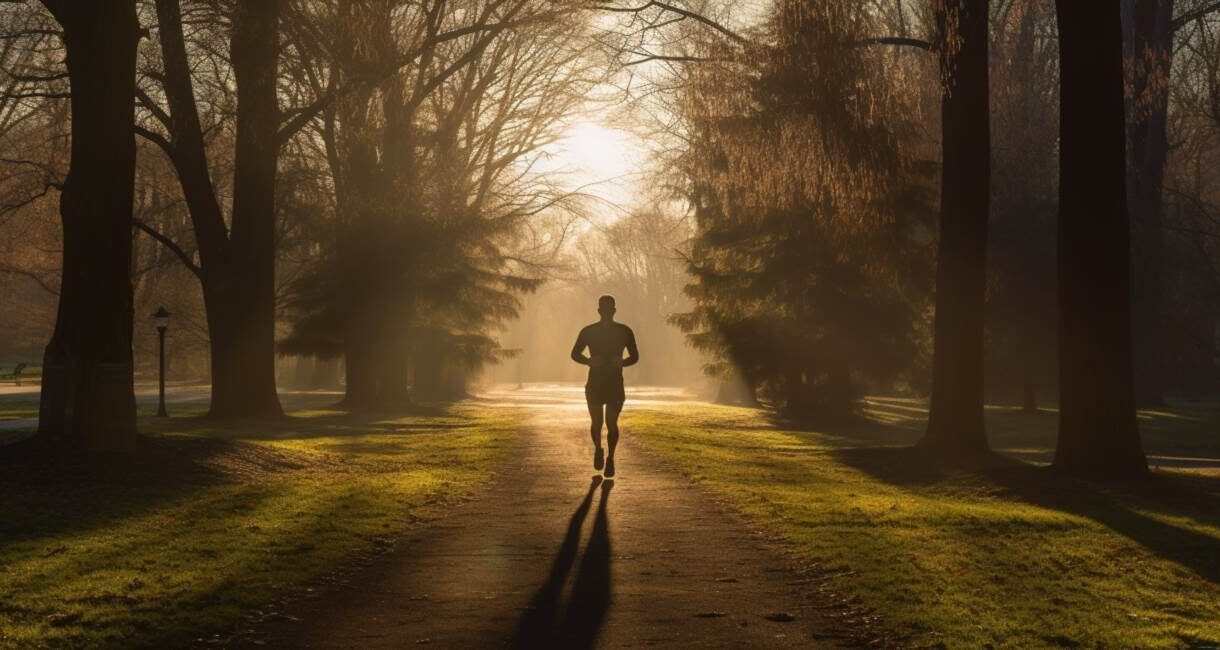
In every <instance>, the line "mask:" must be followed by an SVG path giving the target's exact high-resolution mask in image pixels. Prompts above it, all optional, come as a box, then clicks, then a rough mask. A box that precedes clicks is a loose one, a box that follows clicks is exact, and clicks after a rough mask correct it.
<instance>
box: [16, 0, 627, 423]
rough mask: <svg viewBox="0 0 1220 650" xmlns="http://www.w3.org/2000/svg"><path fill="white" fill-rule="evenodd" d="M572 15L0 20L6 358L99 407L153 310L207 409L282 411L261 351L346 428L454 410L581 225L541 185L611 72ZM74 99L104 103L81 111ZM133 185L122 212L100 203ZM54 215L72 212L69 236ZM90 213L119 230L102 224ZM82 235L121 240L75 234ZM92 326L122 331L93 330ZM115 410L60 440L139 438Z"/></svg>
mask: <svg viewBox="0 0 1220 650" xmlns="http://www.w3.org/2000/svg"><path fill="white" fill-rule="evenodd" d="M589 11H590V10H589V9H588V8H586V7H582V6H581V5H579V4H578V3H556V2H542V1H539V0H474V1H469V2H468V1H464V0H460V1H448V0H435V1H429V2H422V3H420V2H402V1H399V0H299V1H297V0H294V1H287V0H273V1H262V0H259V1H257V2H254V1H244V0H160V1H157V2H131V1H127V2H124V1H119V0H108V1H106V2H99V3H91V4H90V6H89V7H81V6H77V5H76V4H75V3H67V2H64V3H61V2H46V3H39V2H25V3H5V4H4V5H3V6H2V7H0V26H2V32H0V90H2V94H0V152H2V153H3V155H2V156H0V197H2V199H0V229H2V232H3V236H0V242H2V244H0V245H2V246H3V247H4V251H3V253H4V257H3V260H4V261H3V264H2V266H0V269H2V270H3V271H4V273H3V274H2V277H0V282H3V287H4V294H5V300H4V301H3V305H2V306H0V309H3V311H4V313H3V315H2V318H3V322H4V324H5V330H6V335H5V336H4V337H3V340H2V341H0V348H2V349H0V360H4V361H5V362H7V361H8V360H9V359H13V360H14V361H15V360H26V361H34V362H35V363H33V364H32V365H37V363H36V359H31V357H41V356H44V353H43V350H42V347H41V346H42V345H44V344H45V343H46V339H47V338H52V339H53V340H52V344H51V346H49V347H48V348H46V352H45V357H46V360H47V362H46V364H45V366H46V368H45V369H44V404H43V406H44V416H45V414H46V413H47V412H50V411H56V410H61V411H63V410H70V409H67V408H66V407H65V406H64V405H66V404H68V403H71V402H78V401H80V400H82V399H92V397H86V396H87V395H89V394H91V392H92V391H93V388H91V387H90V386H89V384H90V383H92V381H91V379H89V378H88V377H91V376H94V375H98V376H101V375H104V376H105V378H104V379H102V380H101V381H102V383H103V384H110V385H111V387H110V388H107V389H105V390H103V392H107V394H109V395H111V396H114V395H115V394H121V393H128V394H129V393H130V382H131V376H132V373H133V372H134V367H133V359H140V360H141V361H142V363H143V364H144V366H143V367H144V368H145V369H146V370H148V369H150V365H151V364H153V363H155V354H151V352H152V351H153V350H154V349H155V347H154V346H155V333H154V331H153V328H152V327H151V323H150V322H147V319H146V318H145V317H144V315H145V314H150V313H151V312H152V311H153V310H155V309H156V307H157V306H158V305H161V304H164V305H165V306H167V307H168V308H169V309H170V311H171V312H173V314H174V319H173V325H172V327H173V335H172V336H171V337H170V344H169V345H170V348H169V356H170V357H171V365H170V370H171V376H173V377H179V378H189V379H196V378H203V379H210V380H211V383H212V403H211V414H212V415H214V416H219V417H262V416H275V415H278V414H279V413H280V412H281V411H280V405H279V401H278V397H277V395H276V369H277V357H279V358H282V357H284V356H289V355H291V356H297V357H300V358H302V359H305V360H306V361H304V362H301V363H297V364H290V365H296V366H297V371H296V372H294V373H293V375H292V378H291V379H292V381H293V383H295V384H296V385H298V386H300V385H302V384H316V385H324V386H330V387H334V386H335V385H336V384H337V381H338V378H339V377H340V376H342V377H344V378H345V384H344V385H345V387H346V393H347V397H346V400H345V402H346V403H347V405H348V406H349V407H351V408H355V409H370V408H377V409H382V408H391V407H393V408H399V407H401V406H403V405H405V404H406V403H408V402H409V401H410V400H411V399H426V400H430V399H442V398H450V397H454V396H458V395H462V394H464V393H465V390H466V384H467V381H468V380H469V379H470V377H471V376H472V375H473V374H474V373H476V372H477V371H478V370H479V369H480V368H481V367H482V366H483V365H484V364H486V363H488V362H491V361H494V360H496V359H498V358H501V357H503V356H505V355H507V354H510V353H509V352H507V351H506V350H504V349H503V348H502V347H501V346H500V345H499V343H498V342H497V341H496V340H495V338H494V336H493V335H494V334H495V332H496V331H497V330H498V329H499V328H501V327H502V326H503V325H504V323H505V322H506V321H508V320H510V319H512V318H514V317H515V316H516V315H517V312H518V310H519V309H520V302H519V301H520V297H521V296H522V295H523V294H526V293H529V292H531V291H533V290H535V289H536V288H537V287H538V286H539V284H540V282H541V281H542V280H543V279H544V277H545V276H546V273H547V269H549V268H551V264H550V262H551V259H552V258H553V257H554V256H555V255H556V254H557V250H558V249H559V247H560V245H561V243H562V241H563V240H564V237H565V236H566V234H567V233H568V231H569V230H570V229H571V228H570V224H571V222H572V220H573V219H576V218H579V217H581V216H584V214H585V213H586V211H587V210H588V208H589V202H588V200H587V198H586V197H585V196H583V195H581V194H580V193H578V192H574V191H572V190H570V189H568V188H566V187H565V186H564V185H563V184H562V183H560V182H558V180H557V179H555V178H553V177H551V176H548V175H547V174H544V173H541V172H539V171H537V170H535V169H534V167H535V165H536V164H537V163H538V161H539V160H540V158H541V157H543V156H544V155H545V154H546V150H547V147H548V146H549V145H551V144H552V143H553V142H554V141H555V140H556V139H557V138H558V137H559V135H560V133H561V132H562V130H563V129H564V128H565V127H566V125H567V124H568V121H569V120H570V119H572V118H573V116H574V115H576V114H578V113H580V112H581V111H583V110H587V109H588V108H589V106H588V101H587V98H588V97H589V94H590V92H591V89H593V88H594V87H596V86H597V85H598V84H599V83H600V82H601V81H602V80H603V79H604V78H605V75H606V74H607V72H606V71H607V70H609V69H610V68H611V66H609V65H607V62H606V59H605V57H606V53H607V52H609V51H610V49H611V48H612V44H611V43H610V41H609V40H607V39H600V40H599V39H593V38H591V37H590V29H591V27H590V25H591V21H590V15H589ZM116 25H118V26H121V27H122V28H124V29H127V30H128V31H125V32H119V31H115V29H116V28H115V26H116ZM129 32H130V33H129ZM78 36H79V37H78ZM124 39H127V40H124ZM102 41H105V42H102ZM65 62H66V63H67V65H66V66H65ZM74 62H87V63H88V64H89V65H88V66H87V67H86V66H81V65H78V66H76V68H79V69H74V67H73V63H74ZM128 78H129V79H128ZM116 79H118V80H120V81H122V83H116V81H115V80H116ZM90 84H92V86H96V88H92V89H93V90H96V92H97V93H99V96H100V94H105V95H106V96H107V99H108V102H109V103H102V102H100V101H98V100H97V99H96V97H95V96H93V95H89V96H85V95H83V94H82V90H81V89H82V88H85V87H87V86H89V85H90ZM128 87H129V88H128ZM126 90H130V92H125V91H126ZM116 95H118V96H120V97H121V99H115V96H116ZM126 95H130V96H126ZM124 102H125V103H124ZM107 111H110V112H109V113H107ZM128 112H131V113H133V114H134V121H132V120H131V119H130V118H125V115H126V113H128ZM81 116H87V117H90V118H93V120H94V121H92V122H86V121H85V120H82V119H81ZM125 120H126V121H128V122H132V123H131V124H128V125H126V128H124V125H123V124H122V123H123V122H124V121H125ZM107 121H109V123H104V122H107ZM116 122H117V123H118V124H117V126H116V124H115V123H116ZM125 131H126V132H127V133H134V134H135V135H136V136H138V138H137V139H135V140H134V150H133V151H132V152H131V156H132V158H133V160H132V163H131V165H130V166H129V165H127V163H126V158H125V157H124V154H123V151H124V147H121V146H116V145H115V144H114V143H115V142H121V141H123V138H124V132H125ZM95 141H97V146H92V145H93V143H94V142H95ZM84 145H91V146H89V147H88V148H86V147H85V146H84ZM126 167H130V169H128V170H127V172H126V173H127V174H130V175H131V176H132V178H133V179H134V180H132V181H130V183H131V185H132V189H131V192H132V198H131V200H130V203H131V208H130V210H129V211H126V214H125V211H124V210H123V209H122V208H121V207H120V206H119V205H118V204H120V203H123V202H124V199H123V197H121V196H120V197H115V196H111V195H112V194H113V192H112V191H111V190H112V189H113V188H114V187H121V186H122V185H123V184H124V181H123V180H122V179H121V178H115V177H114V173H115V172H114V170H116V169H117V170H122V169H124V168H126ZM107 174H110V175H109V176H107ZM71 187H76V188H79V189H80V191H81V192H82V195H81V196H77V197H74V196H70V194H71V193H70V192H69V191H68V190H69V188H71ZM108 188H110V189H108ZM103 195H106V198H107V200H109V201H110V204H109V205H110V208H109V209H107V208H106V207H105V206H103V205H102V202H101V201H99V197H102V196H103ZM61 197H62V198H61ZM57 200H60V201H61V202H62V205H61V206H60V208H61V209H60V210H57V205H56V203H57ZM69 204H72V205H79V206H81V207H83V213H82V214H80V215H79V216H72V217H69V215H68V214H67V212H68V210H69V208H68V207H67V206H69ZM107 210H108V212H110V213H114V214H113V215H111V217H110V221H107V220H106V219H99V218H96V213H97V212H98V211H107ZM57 213H59V214H57ZM61 215H62V226H61ZM74 220H80V221H82V222H87V223H88V224H89V228H93V229H94V230H95V232H94V233H93V235H100V234H102V230H105V237H110V238H113V237H116V236H118V234H117V233H120V232H126V233H127V234H126V235H124V236H123V237H124V239H125V240H126V242H127V243H126V244H124V246H122V247H120V248H119V249H117V250H113V251H110V244H109V243H108V242H107V241H105V239H103V238H101V237H99V236H87V237H79V236H76V237H74V233H76V232H79V231H80V230H82V229H79V228H74V226H73V223H75V221H74ZM123 224H126V227H127V230H122V228H123ZM87 229H88V228H86V229H84V230H87ZM128 231H129V232H128ZM103 258H104V259H103ZM118 259H129V260H130V263H129V264H128V263H124V264H123V267H124V268H118V267H117V266H116V261H117V260H118ZM76 260H80V264H79V265H78V267H77V268H84V267H86V266H89V267H93V266H95V265H96V266H99V267H105V268H106V272H105V273H96V272H94V270H93V269H92V268H91V269H90V271H89V272H88V273H86V274H85V275H86V276H87V277H83V284H82V287H81V289H79V290H75V291H71V292H68V291H65V290H64V289H63V288H62V287H64V286H65V281H66V279H67V277H68V276H65V272H66V273H69V274H71V273H73V271H72V270H70V267H73V266H74V263H75V261H76ZM95 263H96V264H95ZM107 274H109V275H107ZM129 282H130V284H128V283H129ZM101 284H105V285H106V290H105V291H99V290H97V289H98V286H99V285H101ZM124 287H130V289H125V288H124ZM133 318H134V321H135V322H134V329H133V328H132V322H131V321H132V320H133ZM108 319H109V321H110V322H112V323H113V324H114V325H115V327H116V328H117V329H118V330H123V331H126V332H127V333H126V334H122V333H118V334H116V335H115V338H114V340H111V341H108V342H107V341H102V340H96V337H93V336H92V335H90V334H88V333H86V331H85V330H86V329H87V328H89V327H103V324H104V323H105V322H107V320H108ZM57 322H58V324H57V326H56V329H55V331H54V332H53V333H52V330H51V324H53V323H57ZM133 337H134V338H133ZM124 338H126V339H127V340H129V341H131V343H132V344H134V346H135V347H136V348H137V354H136V355H135V356H134V357H133V355H132V354H131V353H130V352H126V353H124V352H122V348H123V347H124V345H125V344H124V343H123V339H124ZM337 364H338V365H337ZM279 365H280V366H281V367H282V366H283V365H284V364H282V363H280V364H279ZM340 365H341V366H342V368H340V367H339V366H340ZM102 367H105V368H106V370H105V371H99V370H98V369H99V368H102ZM306 369H310V370H312V372H310V373H308V374H309V375H311V376H312V377H313V379H312V380H308V379H306V374H307V373H306V372H305V370H306ZM124 385H126V386H127V388H123V386H124ZM114 391H117V393H115V392H114ZM56 394H59V395H61V397H59V398H55V399H54V400H51V401H55V400H58V402H57V403H55V404H52V403H50V402H49V401H48V399H45V397H46V396H47V395H52V396H54V395H56ZM100 401H112V402H113V401H114V400H99V404H100ZM117 402H118V403H120V404H125V403H127V402H129V399H119V400H117ZM129 407H130V404H127V405H125V406H122V407H119V408H118V411H121V412H110V413H103V412H102V411H111V410H112V409H110V408H103V407H101V406H99V407H98V412H97V413H95V414H93V415H86V414H84V413H81V412H80V410H79V409H77V410H76V411H74V414H73V415H71V416H68V417H70V418H72V419H74V420H76V421H77V422H76V424H68V425H62V423H60V424H57V425H56V426H55V428H59V427H60V426H67V428H70V429H71V428H74V427H77V426H83V427H85V428H89V427H90V426H92V425H89V424H87V423H86V422H87V421H90V420H92V421H93V422H95V423H101V422H103V421H105V420H107V419H113V418H117V419H118V420H120V421H128V422H129V421H130V413H131V410H130V408H129ZM46 423H47V421H46V420H45V418H44V424H46ZM98 426H101V427H102V428H104V429H107V430H110V429H112V428H113V427H112V426H111V425H109V424H98ZM44 428H45V427H44ZM118 428H119V429H124V430H128V433H131V432H132V430H133V428H132V427H130V426H128V425H120V426H118ZM98 436H100V438H107V437H109V434H106V433H99V434H98ZM116 436H117V438H118V439H129V438H130V436H129V435H126V434H122V433H119V434H116ZM69 437H71V436H69ZM98 444H99V445H102V446H107V445H108V444H109V443H106V442H104V441H102V440H100V439H99V441H98Z"/></svg>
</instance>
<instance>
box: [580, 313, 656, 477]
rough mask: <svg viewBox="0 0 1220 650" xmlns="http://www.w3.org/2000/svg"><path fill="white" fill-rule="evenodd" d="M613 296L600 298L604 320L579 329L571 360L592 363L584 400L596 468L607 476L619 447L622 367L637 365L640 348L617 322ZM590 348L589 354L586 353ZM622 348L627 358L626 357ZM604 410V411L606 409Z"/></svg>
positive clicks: (621, 408) (628, 329)
mask: <svg viewBox="0 0 1220 650" xmlns="http://www.w3.org/2000/svg"><path fill="white" fill-rule="evenodd" d="M615 311H616V310H615V308H614V296H602V297H601V298H598V299H597V313H598V314H601V317H602V318H601V320H600V321H598V322H596V323H593V324H592V325H589V326H588V327H585V328H584V329H582V330H580V336H577V337H576V345H574V346H572V360H573V361H575V362H576V363H579V364H582V365H586V366H589V380H588V381H587V382H586V383H585V402H587V403H588V405H589V417H590V418H592V420H593V425H592V426H591V427H590V428H589V432H590V433H591V434H592V436H593V447H594V452H593V469H596V470H601V469H602V466H603V464H604V465H605V468H606V472H605V474H606V478H610V477H613V476H614V448H615V447H617V446H618V416H619V413H622V411H623V401H624V400H625V399H626V396H625V395H624V394H623V368H626V367H628V366H634V365H635V364H636V363H638V362H639V360H640V351H639V350H638V349H637V348H636V347H635V333H634V332H632V331H631V328H630V327H627V326H626V325H623V324H622V323H616V322H614V312H615ZM585 348H589V356H587V357H586V356H585ZM623 350H626V351H627V358H626V359H624V358H623ZM603 409H604V411H603ZM602 422H605V423H606V440H607V442H609V443H610V455H609V456H606V455H605V453H604V452H603V451H602Z"/></svg>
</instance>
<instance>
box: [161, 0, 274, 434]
mask: <svg viewBox="0 0 1220 650" xmlns="http://www.w3.org/2000/svg"><path fill="white" fill-rule="evenodd" d="M278 16H279V1H278V0H267V1H262V0H258V1H256V0H241V1H240V2H238V3H237V5H236V8H235V13H234V16H233V27H232V36H231V43H230V48H231V55H232V62H233V71H234V76H235V78H236V85H237V98H238V100H237V101H238V103H237V144H236V160H235V168H234V178H233V221H232V223H233V228H232V232H231V233H230V232H228V229H227V228H226V226H225V220H224V214H223V213H222V211H221V207H220V203H219V201H218V200H217V198H216V192H215V187H214V185H213V183H212V179H211V176H210V172H209V170H208V161H207V152H206V148H205V143H204V140H203V130H202V128H201V127H200V122H199V114H198V110H197V108H196V105H195V94H194V90H193V87H192V81H191V73H190V63H189V61H188V59H187V52H186V44H185V39H184V37H183V32H182V17H181V11H180V7H179V1H178V0H157V20H158V26H159V36H160V42H161V52H162V58H163V60H164V65H165V81H164V88H165V96H166V102H167V104H168V105H169V109H170V110H169V131H170V138H169V141H168V142H164V143H161V144H162V146H163V147H164V148H165V149H166V153H167V154H168V155H169V157H170V160H171V162H173V164H174V168H175V170H176V171H177V173H178V179H179V182H180V183H181V185H182V193H183V196H184V198H185V200H186V205H187V209H188V210H189V212H190V215H191V223H192V225H193V228H194V234H195V241H196V243H197V244H198V247H199V261H200V264H199V269H198V271H197V274H198V276H199V280H200V283H201V284H202V287H203V300H204V307H205V310H206V312H207V321H208V336H209V341H208V343H209V351H210V353H211V360H212V406H211V413H210V414H211V415H212V416H215V417H276V416H279V415H281V414H282V410H281V408H280V404H279V397H278V396H277V394H276V387H275V236H274V232H275V168H276V161H277V159H278V155H279V141H278V139H279V133H278V128H279V105H278V100H277V98H276V94H275V90H276V70H277V66H278V58H279V46H278V41H277V36H276V35H277V34H278Z"/></svg>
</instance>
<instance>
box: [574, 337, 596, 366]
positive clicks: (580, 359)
mask: <svg viewBox="0 0 1220 650" xmlns="http://www.w3.org/2000/svg"><path fill="white" fill-rule="evenodd" d="M586 345H587V344H586V343H585V331H584V330H580V334H579V335H578V336H577V337H576V345H573V346H572V360H573V361H575V362H576V363H579V364H580V365H582V366H587V365H589V363H590V362H591V361H592V359H590V358H589V357H586V356H585V346H586Z"/></svg>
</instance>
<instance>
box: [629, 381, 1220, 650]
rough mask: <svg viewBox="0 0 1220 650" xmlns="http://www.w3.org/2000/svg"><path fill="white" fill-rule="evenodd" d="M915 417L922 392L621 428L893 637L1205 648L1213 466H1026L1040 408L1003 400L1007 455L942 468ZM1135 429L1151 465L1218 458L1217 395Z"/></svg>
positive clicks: (676, 416) (684, 416)
mask: <svg viewBox="0 0 1220 650" xmlns="http://www.w3.org/2000/svg"><path fill="white" fill-rule="evenodd" d="M925 418H926V412H925V411H924V407H923V405H922V403H920V402H917V401H913V400H900V399H873V400H870V401H869V402H868V404H867V406H866V409H865V419H863V420H862V421H860V422H859V423H857V424H855V425H852V426H846V427H841V428H838V429H835V430H827V431H821V432H811V431H801V430H796V429H793V428H789V427H786V426H784V425H783V424H782V423H781V424H777V423H773V422H772V421H771V420H770V419H769V417H768V415H767V413H765V412H763V411H759V410H753V409H744V408H732V407H721V406H715V405H710V404H699V403H687V404H682V405H679V406H672V407H670V406H665V405H659V406H646V405H640V406H638V407H637V408H636V409H634V410H631V411H629V413H628V416H627V418H626V420H625V431H626V433H627V435H628V436H632V437H634V438H637V439H640V440H641V441H642V442H643V443H644V444H645V445H646V446H647V447H648V448H649V449H651V450H652V451H654V452H656V453H659V454H660V455H662V456H663V457H665V458H667V459H668V460H669V461H671V462H672V463H673V464H674V465H676V466H677V467H678V468H679V469H681V470H682V471H683V472H685V473H686V474H688V475H689V476H691V477H693V478H694V479H696V480H698V481H700V482H702V483H704V484H705V485H707V486H708V487H710V488H711V489H712V490H713V491H714V492H715V493H716V494H717V495H718V496H720V497H722V498H724V499H725V500H726V501H728V502H729V503H731V504H733V505H734V506H736V507H737V508H738V509H740V510H741V511H743V512H744V513H745V514H747V515H748V516H750V517H751V518H753V519H754V520H755V521H757V522H759V523H760V524H761V525H762V526H763V527H764V528H766V529H768V530H770V531H772V532H773V533H775V534H777V535H778V536H780V537H781V538H783V539H785V540H786V541H787V542H788V543H789V545H790V547H791V548H792V549H793V550H794V552H795V553H797V554H798V555H799V556H800V557H801V559H802V560H803V561H804V562H806V563H808V564H810V565H813V566H814V570H815V572H816V574H817V575H818V576H819V580H818V584H819V588H820V589H822V590H823V591H825V593H826V594H827V596H828V598H831V599H835V600H839V601H841V602H843V603H846V604H849V605H852V606H858V607H863V608H865V609H867V610H871V611H872V612H874V613H876V614H877V615H879V616H880V617H881V620H882V626H883V627H884V628H885V629H888V630H890V631H891V632H892V634H893V636H894V638H896V639H897V640H899V641H902V642H905V643H908V644H911V645H915V646H947V647H967V648H973V647H986V646H995V647H1010V648H1032V647H1047V646H1065V647H1075V646H1085V647H1116V648H1119V647H1123V648H1125V647H1217V646H1220V474H1217V473H1215V472H1214V471H1213V472H1211V473H1204V472H1202V471H1188V470H1186V469H1175V470H1165V469H1162V470H1159V471H1157V473H1156V476H1155V478H1153V479H1151V480H1149V481H1146V482H1142V483H1139V484H1131V485H1125V486H1121V487H1120V486H1102V485H1096V484H1091V483H1085V482H1079V481H1074V480H1071V479H1067V478H1063V477H1059V476H1056V475H1054V474H1052V473H1051V472H1050V471H1049V470H1048V469H1045V468H1044V467H1040V466H1038V464H1037V463H1038V462H1040V461H1043V460H1049V458H1050V454H1049V451H1048V450H1049V449H1053V443H1054V431H1055V414H1054V413H1053V412H1043V413H1040V414H1029V415H1027V414H1021V413H1017V412H1014V411H1012V410H1008V409H989V411H988V426H989V429H990V431H992V444H993V447H995V448H997V449H1001V450H1003V451H1005V453H1006V454H1008V455H1007V456H1005V457H1004V458H1002V459H1000V460H997V462H995V463H991V464H988V465H987V466H985V467H984V466H981V467H978V468H976V469H974V470H972V471H962V470H953V469H949V468H947V467H945V466H943V465H942V464H940V463H938V462H937V461H936V459H934V458H929V457H926V456H923V455H921V454H919V453H918V452H915V451H914V450H911V449H909V448H908V447H907V446H908V445H910V444H911V443H913V442H914V441H915V440H916V439H917V438H918V437H919V433H920V431H921V429H922V426H923V422H924V419H925ZM1141 426H1142V428H1143V430H1144V431H1145V443H1146V446H1147V448H1148V450H1149V455H1150V457H1151V458H1152V459H1153V461H1152V462H1155V463H1157V464H1159V465H1160V466H1161V467H1162V468H1164V467H1180V468H1191V467H1196V466H1198V465H1199V464H1200V463H1199V462H1198V459H1199V458H1211V459H1216V458H1220V413H1218V412H1217V409H1216V406H1215V405H1200V404H1193V405H1189V404H1187V405H1179V406H1178V407H1177V408H1173V409H1169V410H1166V411H1161V412H1155V413H1153V412H1149V413H1143V414H1141ZM1028 461H1034V462H1028ZM1213 466H1215V464H1213Z"/></svg>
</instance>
